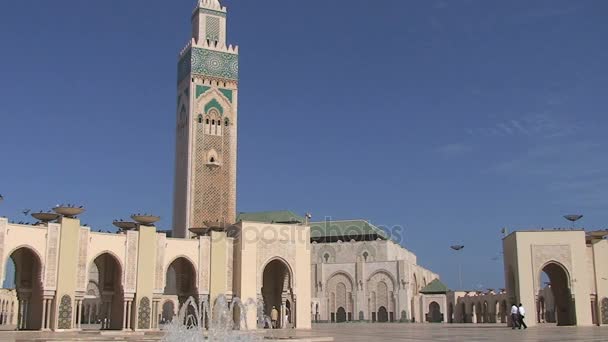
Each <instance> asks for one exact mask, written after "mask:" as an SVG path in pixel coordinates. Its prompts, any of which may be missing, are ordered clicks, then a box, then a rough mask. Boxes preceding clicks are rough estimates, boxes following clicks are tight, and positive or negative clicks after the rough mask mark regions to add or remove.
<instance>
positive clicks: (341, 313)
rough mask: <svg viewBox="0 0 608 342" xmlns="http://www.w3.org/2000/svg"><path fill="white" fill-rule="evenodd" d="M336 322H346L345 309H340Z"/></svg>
mask: <svg viewBox="0 0 608 342" xmlns="http://www.w3.org/2000/svg"><path fill="white" fill-rule="evenodd" d="M336 322H337V323H341V322H346V310H344V308H343V307H339V308H338V312H337V313H336Z"/></svg>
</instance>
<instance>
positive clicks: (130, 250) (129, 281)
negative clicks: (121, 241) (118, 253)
mask: <svg viewBox="0 0 608 342" xmlns="http://www.w3.org/2000/svg"><path fill="white" fill-rule="evenodd" d="M138 236H139V233H138V232H133V231H129V232H127V246H126V248H127V251H126V255H127V263H126V264H127V265H126V267H125V268H126V270H125V273H126V275H125V292H135V282H136V276H137V240H138Z"/></svg>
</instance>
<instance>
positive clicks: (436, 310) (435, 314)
mask: <svg viewBox="0 0 608 342" xmlns="http://www.w3.org/2000/svg"><path fill="white" fill-rule="evenodd" d="M442 316H443V315H442V314H441V307H440V306H439V303H437V302H431V303H430V304H429V313H428V316H427V321H428V322H429V323H441V322H443V317H442Z"/></svg>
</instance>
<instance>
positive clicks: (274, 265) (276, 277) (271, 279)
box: [261, 259, 297, 328]
mask: <svg viewBox="0 0 608 342" xmlns="http://www.w3.org/2000/svg"><path fill="white" fill-rule="evenodd" d="M261 292H262V298H263V300H264V314H265V315H266V316H269V317H270V316H271V313H272V308H273V307H274V308H276V309H277V311H278V313H279V317H278V318H279V319H278V320H277V327H280V328H284V325H285V324H283V323H284V320H285V319H284V317H285V314H286V312H287V301H288V300H289V302H290V306H291V310H290V311H291V314H292V321H294V322H295V319H294V318H293V317H295V315H293V313H295V312H296V305H297V303H296V302H295V301H294V300H293V296H292V292H291V272H290V271H289V267H288V266H287V264H286V263H285V262H283V261H282V260H279V259H275V260H272V261H271V262H269V263H268V264H267V265H266V267H264V272H263V274H262V291H261Z"/></svg>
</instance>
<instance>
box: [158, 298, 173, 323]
mask: <svg viewBox="0 0 608 342" xmlns="http://www.w3.org/2000/svg"><path fill="white" fill-rule="evenodd" d="M175 309H176V308H175V305H174V304H173V301H172V300H167V301H165V302H164V303H163V307H162V313H161V318H160V324H169V323H171V321H173V317H175V315H176V311H175Z"/></svg>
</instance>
